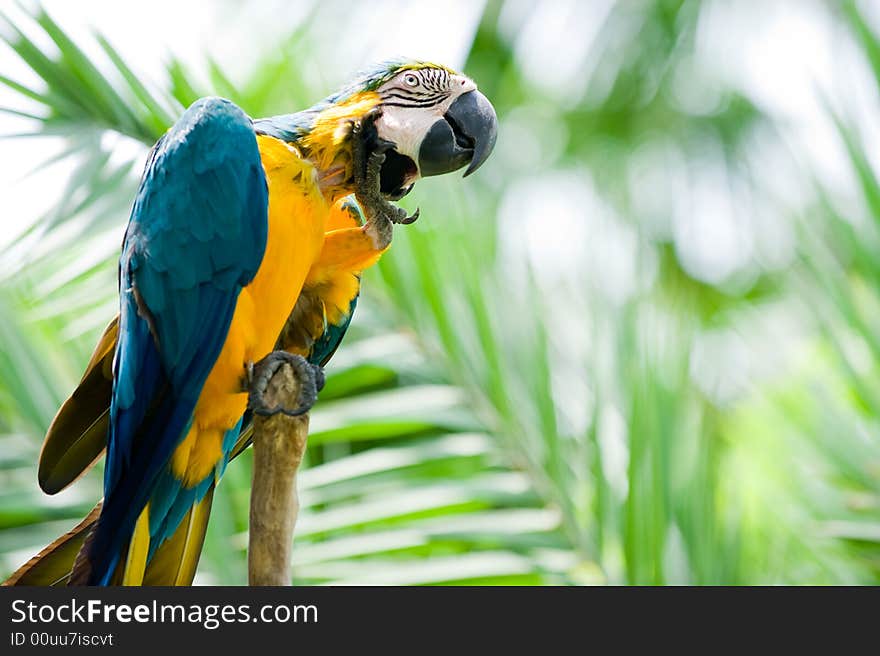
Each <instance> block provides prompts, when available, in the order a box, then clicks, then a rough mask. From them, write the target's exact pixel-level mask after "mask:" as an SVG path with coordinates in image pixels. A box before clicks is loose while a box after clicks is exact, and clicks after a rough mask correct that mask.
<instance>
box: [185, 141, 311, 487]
mask: <svg viewBox="0 0 880 656" xmlns="http://www.w3.org/2000/svg"><path fill="white" fill-rule="evenodd" d="M257 142H258V145H259V148H260V155H261V158H262V162H263V168H264V170H265V173H266V179H267V183H268V186H269V217H268V218H269V234H268V240H267V243H266V252H265V254H264V255H263V260H262V262H261V264H260V269H259V271H258V272H257V274H256V276H255V277H254V279H253V280H252V281H251V283H250V284H249V285H248V286H247V287H245V288H244V289H242V291H241V294H240V295H239V298H238V302H237V304H236V307H235V313H234V314H233V317H232V324H231V325H230V327H229V333H228V334H227V338H226V341H225V343H224V345H223V349H222V350H221V352H220V356H219V357H218V358H217V361H216V362H215V363H214V367H213V369H212V370H211V373H210V374H209V375H208V378H207V380H206V381H205V385H204V387H203V388H202V392H201V395H200V396H199V400H198V403H197V404H196V408H195V412H194V413H193V423H192V427H191V428H190V431H189V433H188V434H187V436H186V438H185V439H184V440H183V442H181V444H180V445H179V446H178V447H177V449H176V450H175V452H174V454H173V456H172V458H171V470H172V472H173V473H174V475H175V476H177V477H178V478H180V479H181V480H182V481H183V483H184V485H185V486H187V487H192V486H194V485H196V484H198V483H199V482H200V481H203V480H204V479H205V478H206V477H207V476H210V475H211V474H212V472H214V470H215V468H216V466H217V464H218V463H219V461H220V459H221V457H222V456H223V449H222V444H223V437H224V435H225V433H226V431H228V430H230V429H231V428H232V427H233V426H235V424H236V423H237V422H238V420H239V418H240V417H241V416H242V414H243V413H244V411H245V408H246V406H247V394H245V393H243V391H242V382H243V380H244V376H245V371H246V367H247V364H248V363H249V362H257V361H259V360H261V359H262V358H263V357H264V356H266V355H267V354H268V353H269V352H270V351H272V349H273V347H274V345H275V342H276V340H277V339H278V335H279V334H280V333H281V330H282V328H283V326H284V323H285V321H286V320H287V317H288V315H289V314H290V312H291V310H292V309H293V306H294V304H295V303H296V299H297V298H298V297H299V295H300V291H301V290H302V287H303V283H304V282H305V279H306V276H307V275H308V273H309V270H310V269H311V268H312V265H313V264H314V263H315V262H316V260H318V257H319V255H320V254H321V249H322V246H323V243H324V232H325V226H326V221H327V214H328V206H327V203H326V201H325V200H324V197H323V196H322V194H321V191H320V189H319V188H318V184H317V177H316V172H315V168H314V166H313V165H312V164H311V163H310V162H309V161H307V160H305V159H304V158H303V157H302V156H301V155H300V153H299V152H298V151H297V150H296V149H295V148H293V147H291V146H288V145H287V144H285V143H283V142H281V141H278V140H277V139H274V138H272V137H266V136H258V137H257Z"/></svg>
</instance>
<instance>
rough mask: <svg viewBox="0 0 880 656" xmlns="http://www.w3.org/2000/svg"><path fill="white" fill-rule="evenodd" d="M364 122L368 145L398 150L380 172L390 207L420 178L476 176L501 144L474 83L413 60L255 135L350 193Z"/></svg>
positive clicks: (265, 123) (261, 126)
mask: <svg viewBox="0 0 880 656" xmlns="http://www.w3.org/2000/svg"><path fill="white" fill-rule="evenodd" d="M366 117H369V118H370V121H369V125H368V127H369V130H368V131H367V134H366V136H367V138H372V139H374V140H375V138H376V137H379V138H381V139H384V140H386V141H390V142H392V143H393V144H394V147H393V148H392V149H391V150H390V151H388V152H386V157H385V163H384V165H383V166H382V172H381V188H382V192H383V193H384V194H385V195H386V196H387V197H388V198H390V199H392V200H397V199H399V198H402V197H403V196H405V195H406V194H407V193H408V192H409V190H410V189H412V186H413V184H414V183H415V181H416V180H418V179H419V178H422V177H427V176H432V175H441V174H443V173H449V172H451V171H456V170H458V169H461V168H463V167H465V166H466V167H467V169H466V170H465V175H466V176H467V175H470V174H471V173H473V172H474V171H476V170H477V169H478V168H479V167H480V166H481V165H482V164H483V162H485V161H486V159H487V158H488V157H489V155H490V154H491V152H492V149H493V148H494V146H495V140H496V138H497V136H498V119H497V117H496V115H495V109H494V108H493V107H492V104H491V103H490V102H489V100H488V99H487V98H486V96H484V95H483V94H482V93H480V92H479V91H478V90H477V85H476V84H475V83H474V82H473V80H471V79H469V78H467V77H465V76H464V75H461V74H459V73H456V72H455V71H453V70H450V69H449V68H446V67H445V66H440V65H438V64H430V63H426V62H421V61H413V60H394V61H388V62H384V63H382V64H379V65H377V66H374V67H372V68H370V69H368V70H366V71H364V72H362V73H361V74H359V75H357V76H356V77H355V79H354V80H353V81H352V82H350V83H349V84H348V85H346V86H345V87H343V88H342V89H341V90H340V91H338V92H337V93H334V94H332V95H331V96H329V97H328V98H325V99H324V100H322V101H321V102H320V103H318V104H317V105H315V106H313V107H311V108H310V109H308V110H305V111H303V112H299V113H297V114H289V115H287V116H277V117H273V118H269V119H261V120H258V121H256V128H257V131H258V132H261V133H265V134H270V135H272V136H275V137H277V138H279V139H284V140H286V141H288V142H290V143H292V144H294V145H296V146H297V147H299V148H302V149H303V150H304V151H305V152H306V153H307V155H308V156H309V157H310V158H311V159H312V160H313V161H315V162H316V164H317V168H318V169H319V175H320V176H321V179H322V185H323V186H326V187H332V188H335V189H336V191H339V192H341V193H349V191H348V190H347V182H349V181H350V177H349V175H348V174H349V173H350V166H349V165H347V164H345V162H346V161H347V160H348V154H347V153H350V150H351V135H352V130H351V127H352V125H353V124H354V123H355V122H358V121H362V120H364V119H365V118H366ZM348 161H350V160H348ZM325 183H326V184H325ZM337 185H338V187H337Z"/></svg>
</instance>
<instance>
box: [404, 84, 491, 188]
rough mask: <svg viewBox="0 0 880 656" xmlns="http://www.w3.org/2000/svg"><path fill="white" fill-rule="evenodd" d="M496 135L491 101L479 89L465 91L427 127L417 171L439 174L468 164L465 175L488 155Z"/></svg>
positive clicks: (425, 174) (420, 148)
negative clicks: (439, 117) (428, 128)
mask: <svg viewBox="0 0 880 656" xmlns="http://www.w3.org/2000/svg"><path fill="white" fill-rule="evenodd" d="M497 138H498V117H497V116H496V115H495V108H494V107H492V103H490V102H489V99H488V98H486V96H484V95H483V94H482V93H480V92H479V91H477V90H474V91H468V92H467V93H464V94H462V95H461V96H459V97H458V98H456V99H455V102H453V103H452V104H451V105H450V106H449V109H448V110H447V111H446V114H444V115H443V118H442V119H439V120H438V121H437V122H435V123H434V125H432V126H431V129H430V130H428V134H426V135H425V138H424V140H423V141H422V144H421V146H420V147H419V172H420V173H421V174H422V177H427V176H430V175H441V174H443V173H449V172H450V171H455V170H458V169H460V168H461V167H462V166H464V165H465V164H468V163H470V166H468V168H467V171H465V172H464V175H465V177H467V176H469V175H470V174H471V173H473V172H474V171H476V170H477V169H478V168H480V166H481V165H482V164H483V162H485V161H486V160H487V159H488V158H489V155H490V154H491V153H492V149H493V148H494V147H495V140H496V139H497Z"/></svg>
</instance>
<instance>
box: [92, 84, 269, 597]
mask: <svg viewBox="0 0 880 656" xmlns="http://www.w3.org/2000/svg"><path fill="white" fill-rule="evenodd" d="M267 205H268V191H267V188H266V180H265V176H264V173H263V169H262V166H261V163H260V154H259V151H258V149H257V142H256V138H255V134H254V128H253V124H252V122H251V120H250V119H249V118H248V117H247V116H246V115H245V114H244V113H243V112H242V111H241V110H240V109H238V108H237V107H236V106H235V105H233V104H232V103H230V102H229V101H226V100H222V99H219V98H205V99H202V100H199V101H198V102H196V103H195V104H193V105H192V106H191V107H190V108H189V109H188V110H187V111H186V112H185V113H184V115H183V116H182V117H181V119H180V121H178V123H177V124H176V125H175V126H174V127H173V128H172V129H171V130H170V131H169V132H168V133H167V134H166V135H165V136H164V137H163V138H162V139H161V140H160V141H159V143H158V144H156V147H155V148H154V150H153V152H152V153H151V155H150V158H149V160H148V162H147V167H146V170H145V173H144V177H143V181H142V183H141V187H140V190H139V191H138V195H137V198H136V200H135V204H134V208H133V210H132V214H131V219H130V221H129V226H128V230H127V231H126V236H125V241H124V243H123V252H122V258H121V260H120V270H119V274H120V275H119V281H120V289H119V292H120V297H121V310H120V330H119V341H118V343H117V348H116V353H115V358H114V388H113V397H112V401H111V409H110V412H111V419H110V437H109V443H108V453H107V467H106V470H105V479H104V496H105V501H104V507H103V509H102V512H101V518H100V520H99V522H98V525H97V528H96V530H95V533H94V534H93V536H92V544H91V546H90V548H89V550H88V559H89V566H90V573H89V577H88V579H89V580H88V582H89V583H92V584H106V583H108V582H109V581H110V579H111V577H112V575H113V572H114V569H115V568H116V566H117V564H118V559H119V554H120V553H121V552H122V551H123V550H124V548H125V543H126V541H127V539H128V536H130V535H131V533H132V530H133V528H134V524H135V522H136V520H137V517H138V515H139V514H140V513H141V511H142V510H143V508H144V506H145V505H146V503H147V501H148V500H150V498H151V495H153V504H154V506H155V512H153V511H152V509H151V517H150V519H151V522H150V524H151V533H153V531H154V530H155V532H156V533H154V535H161V537H162V538H164V537H167V536H168V535H170V534H171V533H172V532H173V530H174V528H176V526H177V525H178V524H179V522H180V519H181V518H182V517H183V514H184V513H185V512H186V510H188V509H189V507H190V506H191V505H192V503H194V502H195V501H197V500H198V499H200V498H201V496H204V494H205V493H206V492H207V490H208V488H209V487H210V484H211V482H213V477H209V478H208V479H206V480H205V481H203V482H202V483H201V484H199V485H197V486H195V487H193V488H191V489H189V490H183V491H182V490H181V488H180V485H179V483H177V486H176V487H175V485H174V481H173V480H169V477H171V478H172V479H173V476H171V474H170V472H169V471H168V469H167V465H166V463H167V462H168V460H169V457H170V456H171V454H172V452H173V451H174V448H175V447H176V446H177V445H178V444H179V443H180V441H181V440H182V438H183V437H184V436H185V434H186V430H187V428H188V426H189V422H190V421H191V416H192V412H193V409H194V407H195V404H196V401H197V400H198V397H199V394H200V393H201V389H202V386H203V384H204V381H205V379H206V378H207V376H208V374H209V373H210V371H211V368H212V367H213V365H214V362H215V360H216V359H217V356H218V355H219V353H220V350H221V348H222V346H223V343H224V341H225V339H226V334H227V332H228V330H229V325H230V323H231V321H232V315H233V312H234V309H235V304H236V300H237V298H238V294H239V292H240V291H241V288H242V287H243V286H244V285H246V284H248V283H249V282H250V281H251V280H252V279H253V277H254V275H255V274H256V272H257V269H258V268H259V265H260V262H261V260H262V257H263V253H264V252H265V248H266V239H267V230H268V220H267ZM237 428H238V427H236V429H235V433H236V435H237ZM229 441H231V442H233V443H234V441H235V438H234V437H233V438H231V439H227V440H224V443H225V442H229ZM183 497H186V498H183ZM160 542H161V539H157V540H155V543H156V544H157V545H158V544H159V543H160Z"/></svg>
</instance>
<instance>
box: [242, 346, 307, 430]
mask: <svg viewBox="0 0 880 656" xmlns="http://www.w3.org/2000/svg"><path fill="white" fill-rule="evenodd" d="M285 364H289V365H290V366H291V367H292V368H293V371H294V375H295V376H296V380H297V382H298V383H299V395H298V396H297V407H296V408H293V409H291V408H285V407H282V406H281V405H270V404H269V403H267V402H266V392H267V390H268V387H269V381H271V380H272V376H274V375H275V373H276V372H277V371H278V370H279V369H280V368H281V367H282V366H283V365H285ZM322 389H324V370H323V369H322V368H321V367H319V366H317V365H314V364H311V363H310V362H309V361H308V360H306V359H305V358H304V357H302V356H301V355H294V354H293V353H288V352H287V351H272V352H271V353H269V355H267V356H266V357H265V358H263V359H262V360H260V361H259V362H257V363H256V364H253V363H252V364H251V365H250V366H249V367H248V408H249V409H250V410H252V411H253V412H254V414H257V415H262V416H264V417H268V416H272V415H276V414H279V413H280V414H285V415H287V416H288V417H298V416H300V415H303V414H305V413H307V412H308V411H309V410H311V409H312V406H313V405H315V401H317V400H318V392H320V391H321V390H322Z"/></svg>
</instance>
